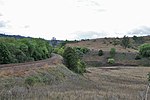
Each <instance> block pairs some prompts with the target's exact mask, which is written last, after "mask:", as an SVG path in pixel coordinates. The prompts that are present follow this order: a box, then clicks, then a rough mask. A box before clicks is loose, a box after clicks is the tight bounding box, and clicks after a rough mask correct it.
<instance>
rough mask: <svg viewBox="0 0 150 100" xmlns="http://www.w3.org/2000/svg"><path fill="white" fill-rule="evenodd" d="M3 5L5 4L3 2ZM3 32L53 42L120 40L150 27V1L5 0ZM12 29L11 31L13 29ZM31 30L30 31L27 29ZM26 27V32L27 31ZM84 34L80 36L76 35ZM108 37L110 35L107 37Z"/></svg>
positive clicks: (1, 11) (0, 8) (2, 10)
mask: <svg viewBox="0 0 150 100" xmlns="http://www.w3.org/2000/svg"><path fill="white" fill-rule="evenodd" d="M0 1H1V0H0ZM3 2H4V3H3V6H0V13H2V14H3V16H0V18H1V19H2V20H9V21H10V22H9V27H6V28H5V29H3V30H0V31H5V32H9V33H13V34H20V35H25V36H33V37H42V38H45V39H51V38H52V37H54V36H55V37H56V38H57V39H64V40H65V39H76V38H84V37H82V36H83V35H84V34H85V35H86V34H87V33H89V32H91V33H90V34H93V33H92V32H96V33H102V32H103V35H101V34H93V35H89V36H87V37H89V38H95V37H106V36H115V37H119V36H122V35H125V34H126V32H128V31H130V30H132V29H134V28H136V27H139V26H150V20H149V18H150V14H149V13H148V12H149V9H150V6H149V0H5V1H4V0H3ZM10 26H11V27H10ZM26 26H30V27H26ZM25 27H26V28H25ZM78 31H80V34H74V33H75V32H78ZM106 33H107V34H106ZM118 33H121V34H118ZM79 36H80V37H79Z"/></svg>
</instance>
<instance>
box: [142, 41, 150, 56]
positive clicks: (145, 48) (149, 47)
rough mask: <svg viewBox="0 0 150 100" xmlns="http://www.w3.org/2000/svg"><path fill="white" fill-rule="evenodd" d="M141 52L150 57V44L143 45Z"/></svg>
mask: <svg viewBox="0 0 150 100" xmlns="http://www.w3.org/2000/svg"><path fill="white" fill-rule="evenodd" d="M139 52H140V54H141V55H142V56H143V57H150V44H148V43H146V44H143V45H141V46H140V50H139Z"/></svg>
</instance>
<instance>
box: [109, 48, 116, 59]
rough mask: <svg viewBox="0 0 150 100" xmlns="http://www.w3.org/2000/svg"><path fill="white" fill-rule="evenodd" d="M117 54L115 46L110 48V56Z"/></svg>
mask: <svg viewBox="0 0 150 100" xmlns="http://www.w3.org/2000/svg"><path fill="white" fill-rule="evenodd" d="M115 54H116V49H115V48H111V49H110V56H111V58H113V57H114V56H115Z"/></svg>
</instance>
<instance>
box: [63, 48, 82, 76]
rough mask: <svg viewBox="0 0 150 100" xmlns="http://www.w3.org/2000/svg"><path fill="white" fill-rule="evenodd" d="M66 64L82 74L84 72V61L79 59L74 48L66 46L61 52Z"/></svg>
mask: <svg viewBox="0 0 150 100" xmlns="http://www.w3.org/2000/svg"><path fill="white" fill-rule="evenodd" d="M63 57H64V60H65V64H66V66H67V67H68V68H69V69H70V70H72V71H74V72H76V73H80V74H82V73H83V72H85V63H84V62H83V61H82V60H81V59H80V56H79V55H78V54H77V52H76V51H75V49H73V48H71V47H67V48H65V50H64V54H63Z"/></svg>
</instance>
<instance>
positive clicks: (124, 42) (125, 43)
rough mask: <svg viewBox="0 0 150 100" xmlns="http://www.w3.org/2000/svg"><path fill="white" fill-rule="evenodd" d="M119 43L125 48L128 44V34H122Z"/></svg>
mask: <svg viewBox="0 0 150 100" xmlns="http://www.w3.org/2000/svg"><path fill="white" fill-rule="evenodd" d="M121 45H122V46H123V47H124V48H125V49H126V48H127V47H129V46H130V40H129V37H128V36H124V37H123V39H122V41H121Z"/></svg>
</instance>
